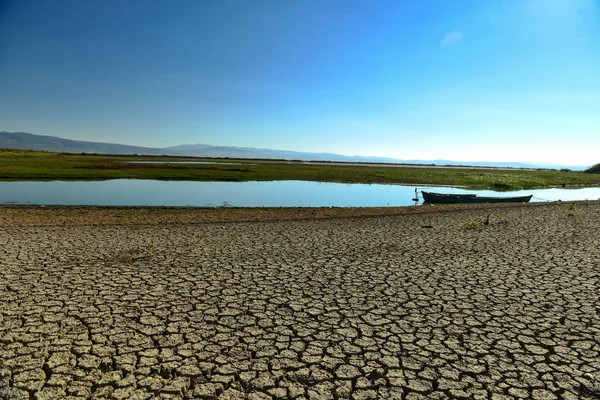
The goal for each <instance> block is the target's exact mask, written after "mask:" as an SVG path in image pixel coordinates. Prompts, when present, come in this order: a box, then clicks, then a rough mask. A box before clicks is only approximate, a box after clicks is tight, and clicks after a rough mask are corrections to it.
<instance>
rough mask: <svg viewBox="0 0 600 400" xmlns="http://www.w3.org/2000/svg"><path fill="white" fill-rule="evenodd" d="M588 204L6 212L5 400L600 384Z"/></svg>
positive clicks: (580, 391)
mask: <svg viewBox="0 0 600 400" xmlns="http://www.w3.org/2000/svg"><path fill="white" fill-rule="evenodd" d="M570 208H571V206H570V205H568V204H564V203H563V204H560V203H558V204H547V205H527V206H521V205H519V206H513V207H487V208H484V207H476V208H468V207H453V208H444V207H432V208H429V209H426V208H419V211H418V212H413V211H406V212H404V211H403V212H398V213H395V211H393V210H394V209H389V210H390V211H389V212H388V214H390V215H378V216H374V217H365V216H364V215H363V216H362V217H361V218H357V217H353V218H350V217H347V218H343V215H344V213H347V214H348V215H357V214H356V213H355V212H353V211H351V210H346V211H345V210H341V211H336V212H337V213H338V214H336V215H337V218H328V219H327V218H326V219H312V220H311V219H304V220H295V221H289V220H288V221H281V220H279V221H278V220H276V219H277V218H276V216H277V211H273V212H270V214H269V218H268V219H275V220H271V221H264V220H263V221H261V220H260V219H261V218H257V220H255V221H249V222H214V221H218V220H219V219H221V220H227V219H228V218H225V217H223V216H226V215H232V214H227V212H226V211H220V210H217V211H210V210H202V211H191V210H190V211H186V210H152V209H150V210H143V211H139V210H136V209H120V210H115V209H105V210H102V209H95V210H92V211H90V210H85V209H77V208H73V209H69V208H55V209H46V210H42V209H40V208H18V207H13V208H10V207H6V208H1V209H0V262H1V265H0V398H10V399H28V398H37V399H62V398H73V399H75V398H82V399H83V398H112V399H146V398H190V399H192V398H193V399H213V398H222V399H243V398H247V399H287V398H295V399H345V398H352V399H371V398H384V399H394V398H396V399H419V398H434V399H435V398H479V399H488V398H489V399H503V398H533V399H556V398H565V399H568V398H598V396H600V317H599V315H598V314H599V313H600V302H599V299H598V296H599V295H600V283H599V279H600V235H599V234H598V227H599V224H600V222H599V221H600V203H598V202H589V203H577V204H576V205H575V210H571V209H570ZM252 212H253V211H252V210H245V211H244V210H243V211H239V210H238V211H235V210H232V211H230V213H233V214H235V213H238V214H236V215H238V217H237V218H241V217H240V216H241V215H242V214H244V215H246V216H245V217H244V218H241V219H249V220H252V218H251V217H248V214H249V215H251V214H252ZM286 212H288V213H289V212H290V211H289V210H287V211H286V210H282V211H281V213H282V215H283V214H285V213H286ZM298 212H299V213H300V214H302V212H303V213H304V214H302V215H300V216H299V218H304V217H306V218H310V215H312V214H311V212H312V211H302V212H300V211H298ZM140 213H141V214H140ZM211 213H212V214H211ZM215 213H220V214H219V215H220V217H218V216H217V217H215ZM257 213H258V214H260V213H259V212H257ZM316 213H317V214H318V213H319V212H316ZM353 213H354V214H353ZM361 213H362V214H365V212H363V211H361ZM142 214H143V218H141V217H139V216H140V215H142ZM258 214H257V215H258ZM366 214H368V211H367V212H366ZM383 214H385V212H383ZM186 215H190V220H192V219H193V223H186V222H185V221H186ZM192 215H193V218H192ZM487 215H490V218H489V223H488V224H485V223H484V219H485V217H486V216H487ZM203 216H204V217H203ZM325 217H331V215H329V214H327V215H325ZM286 218H287V217H286ZM229 219H231V218H229ZM203 220H204V221H213V222H202V221H203ZM156 221H160V223H157V222H156Z"/></svg>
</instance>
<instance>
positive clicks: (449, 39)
mask: <svg viewBox="0 0 600 400" xmlns="http://www.w3.org/2000/svg"><path fill="white" fill-rule="evenodd" d="M462 38H463V34H462V33H460V32H459V31H452V32H450V33H449V34H447V35H446V36H444V38H443V39H442V43H441V46H442V47H443V46H449V45H451V44H454V43H458V42H460V41H461V40H462Z"/></svg>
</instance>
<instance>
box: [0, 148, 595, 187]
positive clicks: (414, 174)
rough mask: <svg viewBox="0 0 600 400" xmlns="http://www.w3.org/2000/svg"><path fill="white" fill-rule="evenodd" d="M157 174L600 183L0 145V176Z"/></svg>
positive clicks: (470, 183)
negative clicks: (8, 148)
mask: <svg viewBox="0 0 600 400" xmlns="http://www.w3.org/2000/svg"><path fill="white" fill-rule="evenodd" d="M129 161H146V162H148V161H150V162H151V161H155V162H165V161H174V162H182V161H194V162H198V161H204V162H218V164H153V163H149V164H131V163H128V162H129ZM106 179H158V180H189V181H228V182H247V181H272V180H302V181H317V182H340V183H382V184H407V185H416V186H425V185H447V186H459V187H466V188H470V189H495V190H517V189H534V188H546V187H560V186H563V185H565V186H567V187H584V186H600V175H597V174H586V173H583V172H561V171H557V170H543V169H539V170H533V169H500V168H477V167H473V168H465V167H436V166H416V165H409V164H402V165H400V164H361V165H356V164H348V163H333V162H313V163H305V162H299V161H285V160H248V159H243V160H239V159H229V158H219V159H209V158H194V157H172V156H135V155H103V154H65V153H50V152H40V151H22V150H0V180H106Z"/></svg>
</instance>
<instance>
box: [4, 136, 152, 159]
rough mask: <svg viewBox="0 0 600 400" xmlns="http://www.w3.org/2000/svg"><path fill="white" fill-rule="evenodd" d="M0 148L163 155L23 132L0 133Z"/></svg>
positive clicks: (112, 145)
mask: <svg viewBox="0 0 600 400" xmlns="http://www.w3.org/2000/svg"><path fill="white" fill-rule="evenodd" d="M0 148H5V149H20V150H44V151H56V152H62V153H103V154H152V155H156V154H164V152H163V150H162V149H155V148H151V147H140V146H128V145H124V144H114V143H98V142H84V141H80V140H69V139H62V138H59V137H55V136H46V135H34V134H32V133H25V132H4V131H2V132H0Z"/></svg>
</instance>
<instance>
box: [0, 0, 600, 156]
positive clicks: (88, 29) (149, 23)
mask: <svg viewBox="0 0 600 400" xmlns="http://www.w3.org/2000/svg"><path fill="white" fill-rule="evenodd" d="M0 93H2V95H1V96H0V130H6V131H24V132H31V133H38V134H48V135H53V136H60V137H64V138H69V139H77V140H91V141H107V142H116V143H123V144H134V145H143V146H156V147H163V146H171V145H177V144H184V143H206V144H213V145H233V146H247V147H262V148H273V149H286V150H298V151H311V152H334V153H340V154H347V155H372V156H388V157H396V158H402V159H438V158H444V159H452V160H462V161H469V160H471V161H475V160H486V161H531V162H556V163H562V164H565V165H566V164H578V165H586V164H593V163H596V162H599V161H600V155H599V154H600V151H598V150H599V149H600V0H514V1H512V0H485V1H483V0H472V1H469V0H461V1H447V0H404V1H402V0H378V1H368V0H362V1H357V0H301V1H299V0H253V1H245V0H190V1H184V0H175V1H160V0H127V1H117V0H102V1H98V0H85V1H81V0H59V1H51V0H38V1H34V0H13V1H11V0H8V1H4V2H2V3H0Z"/></svg>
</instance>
